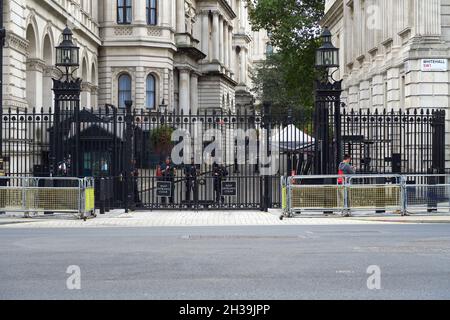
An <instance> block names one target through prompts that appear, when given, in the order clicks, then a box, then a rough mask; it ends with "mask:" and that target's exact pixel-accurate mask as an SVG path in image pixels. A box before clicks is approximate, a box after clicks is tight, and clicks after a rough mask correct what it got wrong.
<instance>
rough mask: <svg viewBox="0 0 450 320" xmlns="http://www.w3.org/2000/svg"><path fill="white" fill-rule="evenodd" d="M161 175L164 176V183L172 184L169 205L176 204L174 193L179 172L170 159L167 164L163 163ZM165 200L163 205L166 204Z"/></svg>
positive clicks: (168, 158) (167, 159)
mask: <svg viewBox="0 0 450 320" xmlns="http://www.w3.org/2000/svg"><path fill="white" fill-rule="evenodd" d="M161 173H162V176H163V181H167V182H170V184H171V186H170V191H171V192H170V193H171V195H170V197H169V203H170V204H174V196H175V195H174V193H175V175H176V173H177V170H176V168H175V165H174V163H173V162H172V159H171V158H170V157H167V158H166V162H165V163H163V165H162V166H161ZM165 200H166V199H165V198H163V203H165Z"/></svg>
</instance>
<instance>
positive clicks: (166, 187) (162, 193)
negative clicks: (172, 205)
mask: <svg viewBox="0 0 450 320" xmlns="http://www.w3.org/2000/svg"><path fill="white" fill-rule="evenodd" d="M156 195H157V196H158V197H171V196H172V182H169V181H158V182H157V183H156Z"/></svg>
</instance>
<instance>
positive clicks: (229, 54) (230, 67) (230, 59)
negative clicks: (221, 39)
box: [228, 25, 233, 71]
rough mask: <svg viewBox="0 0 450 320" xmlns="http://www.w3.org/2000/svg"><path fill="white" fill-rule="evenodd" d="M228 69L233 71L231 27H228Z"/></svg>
mask: <svg viewBox="0 0 450 320" xmlns="http://www.w3.org/2000/svg"><path fill="white" fill-rule="evenodd" d="M228 68H229V69H230V70H231V71H232V70H233V27H232V26H231V25H230V26H229V27H228Z"/></svg>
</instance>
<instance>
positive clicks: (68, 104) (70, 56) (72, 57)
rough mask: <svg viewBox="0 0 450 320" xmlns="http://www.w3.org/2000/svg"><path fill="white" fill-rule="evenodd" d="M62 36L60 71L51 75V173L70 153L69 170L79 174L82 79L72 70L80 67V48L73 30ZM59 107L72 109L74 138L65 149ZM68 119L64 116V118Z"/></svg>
mask: <svg viewBox="0 0 450 320" xmlns="http://www.w3.org/2000/svg"><path fill="white" fill-rule="evenodd" d="M62 36H63V39H62V41H61V43H60V44H59V45H58V46H57V47H56V64H55V66H56V68H57V69H58V70H59V71H60V72H61V74H62V75H61V77H60V78H59V79H53V92H54V94H55V96H54V99H55V113H54V123H53V125H54V130H53V143H52V146H51V150H52V152H51V157H52V159H51V160H52V163H51V165H52V168H51V172H52V175H54V174H57V173H58V172H57V168H58V164H59V163H60V162H61V161H65V160H64V159H66V158H68V157H70V158H71V159H73V162H72V164H73V167H72V168H71V169H72V174H73V175H74V176H77V177H78V176H80V175H81V167H82V162H81V156H80V155H81V150H80V132H81V124H80V94H81V81H82V80H81V79H80V78H74V77H73V73H74V72H75V71H76V70H77V69H78V68H79V67H80V54H79V53H80V48H79V47H78V46H77V45H75V44H74V42H73V33H72V31H71V30H70V29H69V27H66V28H65V29H64V31H63V33H62ZM61 109H63V110H64V112H65V113H67V112H70V113H72V112H73V116H72V117H71V120H72V121H73V122H74V123H75V139H74V145H73V146H72V150H70V151H68V150H67V146H66V143H65V141H64V139H63V138H64V135H65V130H63V128H62V127H61V124H62V121H61ZM64 121H67V118H66V119H65V120H64Z"/></svg>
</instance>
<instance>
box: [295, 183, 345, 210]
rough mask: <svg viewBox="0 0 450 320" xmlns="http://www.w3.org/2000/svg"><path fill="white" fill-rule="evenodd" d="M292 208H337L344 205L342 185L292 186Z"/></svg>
mask: <svg viewBox="0 0 450 320" xmlns="http://www.w3.org/2000/svg"><path fill="white" fill-rule="evenodd" d="M291 207H292V208H293V209H339V208H343V207H344V187H340V186H325V187H314V186H311V187H299V188H296V187H294V188H292V192H291Z"/></svg>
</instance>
